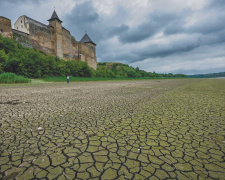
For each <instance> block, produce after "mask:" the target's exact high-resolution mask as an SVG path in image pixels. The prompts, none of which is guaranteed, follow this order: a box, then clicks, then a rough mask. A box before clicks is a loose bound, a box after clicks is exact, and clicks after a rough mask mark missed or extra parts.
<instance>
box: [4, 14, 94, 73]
mask: <svg viewBox="0 0 225 180" xmlns="http://www.w3.org/2000/svg"><path fill="white" fill-rule="evenodd" d="M48 21H49V25H45V24H43V23H41V22H38V21H36V20H34V19H32V18H30V17H28V16H26V15H23V16H20V17H19V18H18V20H17V21H16V22H15V23H14V29H12V26H11V20H10V19H8V18H5V17H2V16H0V34H2V35H3V36H5V37H8V38H12V37H14V39H15V40H16V42H17V43H19V44H21V45H22V46H24V47H27V48H34V49H37V50H39V51H42V52H44V53H46V54H50V55H54V56H57V57H59V58H63V59H68V60H69V59H71V60H79V61H86V62H87V64H88V65H89V67H91V68H93V69H94V70H96V69H97V57H96V50H95V48H96V44H95V43H94V42H93V41H92V40H91V38H90V37H89V36H88V34H87V33H86V34H85V35H84V36H83V38H82V39H81V40H80V41H79V42H78V41H76V39H75V38H74V37H73V36H72V35H71V34H70V31H68V30H67V29H66V28H64V27H63V26H62V21H61V20H60V19H59V17H58V15H57V13H56V12H55V10H54V12H53V14H52V16H51V18H50V19H49V20H48Z"/></svg>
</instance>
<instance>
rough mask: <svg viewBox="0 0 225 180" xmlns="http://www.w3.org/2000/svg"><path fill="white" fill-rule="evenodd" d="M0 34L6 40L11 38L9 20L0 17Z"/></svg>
mask: <svg viewBox="0 0 225 180" xmlns="http://www.w3.org/2000/svg"><path fill="white" fill-rule="evenodd" d="M0 34H1V35H2V36H4V37H7V38H12V35H13V33H12V27H11V20H10V19H8V18H5V17H2V16H0Z"/></svg>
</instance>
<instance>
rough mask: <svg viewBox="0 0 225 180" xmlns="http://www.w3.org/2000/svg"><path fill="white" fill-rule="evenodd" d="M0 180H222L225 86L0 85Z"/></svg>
mask: <svg viewBox="0 0 225 180" xmlns="http://www.w3.org/2000/svg"><path fill="white" fill-rule="evenodd" d="M0 108H1V111H0V179H121V180H123V179H225V79H186V80H140V81H114V82H85V83H70V84H68V85H67V84H66V83H36V84H26V85H25V84H22V85H0Z"/></svg>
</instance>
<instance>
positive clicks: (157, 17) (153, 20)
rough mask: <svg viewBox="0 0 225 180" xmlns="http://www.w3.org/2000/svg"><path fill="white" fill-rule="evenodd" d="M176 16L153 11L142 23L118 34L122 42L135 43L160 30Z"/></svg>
mask: <svg viewBox="0 0 225 180" xmlns="http://www.w3.org/2000/svg"><path fill="white" fill-rule="evenodd" d="M177 18H178V17H177V16H176V15H174V14H171V13H164V12H153V13H151V14H149V15H148V17H147V18H146V19H148V21H147V22H146V23H143V24H141V25H139V26H137V27H135V28H133V29H130V30H129V31H128V32H126V33H123V34H122V35H121V36H120V41H121V42H122V43H136V42H139V41H143V40H145V39H147V38H149V37H151V36H153V35H155V34H156V33H157V32H159V31H160V30H162V29H163V28H164V27H165V26H167V25H168V24H170V23H172V22H173V21H175V20H176V19H177Z"/></svg>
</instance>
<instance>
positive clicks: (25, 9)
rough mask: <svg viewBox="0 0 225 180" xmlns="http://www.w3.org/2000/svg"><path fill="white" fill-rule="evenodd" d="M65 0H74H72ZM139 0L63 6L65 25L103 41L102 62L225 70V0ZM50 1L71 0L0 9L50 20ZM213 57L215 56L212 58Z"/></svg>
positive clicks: (19, 2)
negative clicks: (192, 0) (177, 0)
mask: <svg viewBox="0 0 225 180" xmlns="http://www.w3.org/2000/svg"><path fill="white" fill-rule="evenodd" d="M65 1H66V2H67V3H68V4H69V1H67V0H65ZM71 2H72V1H71ZM96 2H98V3H96ZM126 2H127V4H126ZM133 2H134V4H132V3H133ZM135 2H136V0H133V1H129V0H123V2H117V1H114V0H107V2H106V1H104V2H103V1H100V0H83V1H80V2H79V3H74V4H76V5H75V6H74V8H73V9H72V11H67V9H65V10H64V9H63V7H62V8H61V9H60V11H59V12H60V13H58V15H59V17H60V18H61V20H62V21H63V26H64V27H65V28H66V29H68V30H69V31H70V32H71V34H72V35H73V36H75V38H76V39H77V40H78V41H79V40H80V39H81V38H82V36H83V35H84V33H85V31H87V33H88V35H89V36H90V37H91V39H92V40H93V41H94V42H95V43H97V49H96V52H97V57H98V61H99V62H104V61H108V62H110V61H116V62H123V63H127V64H132V65H134V66H139V67H141V68H142V69H144V70H147V71H156V72H157V71H158V72H161V70H163V71H165V72H167V73H168V72H172V73H182V72H183V73H187V74H190V73H198V72H204V73H206V72H217V71H218V70H220V71H221V70H222V69H223V68H224V71H225V67H224V66H223V65H221V67H222V68H220V67H218V66H213V62H214V61H215V62H217V63H221V61H219V60H218V58H220V59H225V53H224V47H225V23H224V19H225V11H224V9H225V1H224V0H208V1H207V4H204V5H205V6H202V7H201V6H199V7H200V8H196V7H191V6H189V5H186V4H185V1H184V4H179V3H174V2H171V3H170V4H169V5H168V6H169V7H168V8H165V7H164V6H165V4H166V3H168V2H167V0H162V1H160V2H157V3H155V2H154V3H153V0H149V4H150V5H151V6H148V4H147V5H145V6H141V5H142V4H141V3H142V2H140V3H139V5H140V7H139V6H136V4H135ZM205 2H206V1H205ZM205 2H204V3H205ZM46 3H48V4H49V5H50V6H54V4H56V7H57V6H58V7H59V6H60V3H65V2H63V1H62V2H61V1H59V0H57V1H50V0H45V1H44V0H38V1H36V0H0V12H1V16H5V17H7V18H10V19H11V20H12V24H13V23H14V22H15V20H16V19H17V18H18V17H19V16H21V15H23V14H26V15H28V16H30V17H31V18H34V19H36V20H38V21H40V22H43V23H47V21H46V20H47V19H48V18H49V17H50V16H51V13H52V11H53V7H49V8H52V10H50V11H51V12H50V11H47V12H46V6H45V4H46ZM128 3H129V5H128ZM136 3H137V2H136ZM198 3H201V2H198ZM198 3H197V4H198ZM130 5H131V6H130ZM99 6H101V7H99ZM64 7H66V6H64ZM67 7H68V6H67ZM134 7H135V9H131V8H134ZM8 9H11V11H8ZM34 9H36V10H35V11H34ZM56 12H58V11H57V9H56ZM137 12H140V13H137ZM159 32H161V33H160V34H159ZM207 58H210V60H211V61H209V60H207V62H206V60H205V59H207ZM174 59H176V61H174ZM187 61H188V62H190V63H193V64H195V67H193V66H191V65H190V68H189V69H188V68H183V67H182V66H183V65H184V64H185V63H186V62H187ZM196 62H198V63H196ZM210 63H211V64H210ZM210 65H211V66H210ZM175 66H176V68H174V67H175ZM203 67H204V68H203ZM191 68H192V69H191ZM161 73H163V72H161Z"/></svg>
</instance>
